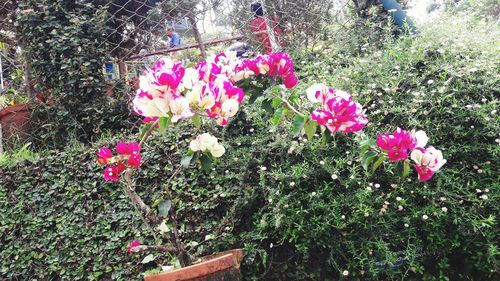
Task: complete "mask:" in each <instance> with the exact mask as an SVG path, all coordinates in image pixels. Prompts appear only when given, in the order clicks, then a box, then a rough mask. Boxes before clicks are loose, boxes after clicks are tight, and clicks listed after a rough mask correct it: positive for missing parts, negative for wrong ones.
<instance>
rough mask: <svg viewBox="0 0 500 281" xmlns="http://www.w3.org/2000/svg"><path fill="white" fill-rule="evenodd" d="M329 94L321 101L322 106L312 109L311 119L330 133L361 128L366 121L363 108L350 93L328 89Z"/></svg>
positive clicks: (355, 130)
mask: <svg viewBox="0 0 500 281" xmlns="http://www.w3.org/2000/svg"><path fill="white" fill-rule="evenodd" d="M328 92H329V93H331V94H330V96H328V97H325V98H328V99H326V100H324V101H323V103H322V106H323V108H319V109H316V110H314V111H313V112H312V113H311V119H312V120H314V121H316V122H317V123H318V124H320V125H323V126H325V127H326V128H328V130H330V132H332V133H336V132H339V131H340V132H343V133H351V132H357V131H360V130H362V129H363V127H364V126H365V125H366V124H367V123H368V119H367V118H366V117H365V114H364V111H363V108H362V107H361V105H360V104H359V103H357V102H354V101H353V100H352V97H351V95H349V94H348V93H345V92H342V91H337V92H335V91H333V90H331V91H328Z"/></svg>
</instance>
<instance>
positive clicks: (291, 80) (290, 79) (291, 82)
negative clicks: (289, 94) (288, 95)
mask: <svg viewBox="0 0 500 281" xmlns="http://www.w3.org/2000/svg"><path fill="white" fill-rule="evenodd" d="M298 83H299V78H298V77H297V76H296V75H295V74H289V75H287V76H285V77H284V78H283V85H285V87H286V88H287V89H291V88H293V87H295V85H297V84H298Z"/></svg>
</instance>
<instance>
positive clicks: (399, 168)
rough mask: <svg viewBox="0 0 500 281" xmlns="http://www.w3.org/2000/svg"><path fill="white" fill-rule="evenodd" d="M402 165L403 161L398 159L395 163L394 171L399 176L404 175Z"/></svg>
mask: <svg viewBox="0 0 500 281" xmlns="http://www.w3.org/2000/svg"><path fill="white" fill-rule="evenodd" d="M403 170H404V167H403V162H401V161H399V162H397V163H396V173H397V174H398V176H399V177H401V178H403V175H404V173H403V172H404V171H403Z"/></svg>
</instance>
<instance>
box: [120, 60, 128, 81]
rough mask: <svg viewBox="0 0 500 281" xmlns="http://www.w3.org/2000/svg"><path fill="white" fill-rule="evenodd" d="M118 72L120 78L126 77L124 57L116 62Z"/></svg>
mask: <svg viewBox="0 0 500 281" xmlns="http://www.w3.org/2000/svg"><path fill="white" fill-rule="evenodd" d="M118 72H119V73H120V79H124V78H126V77H127V72H128V70H127V64H126V63H125V60H124V59H120V61H119V62H118Z"/></svg>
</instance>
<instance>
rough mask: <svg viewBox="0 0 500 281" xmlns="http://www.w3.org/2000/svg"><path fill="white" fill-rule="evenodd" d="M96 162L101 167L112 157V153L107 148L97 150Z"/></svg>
mask: <svg viewBox="0 0 500 281" xmlns="http://www.w3.org/2000/svg"><path fill="white" fill-rule="evenodd" d="M97 157H98V158H97V162H98V163H99V164H101V165H104V164H107V163H108V159H109V158H112V157H113V153H112V152H111V150H110V149H109V148H107V147H102V148H101V149H99V152H97Z"/></svg>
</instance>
